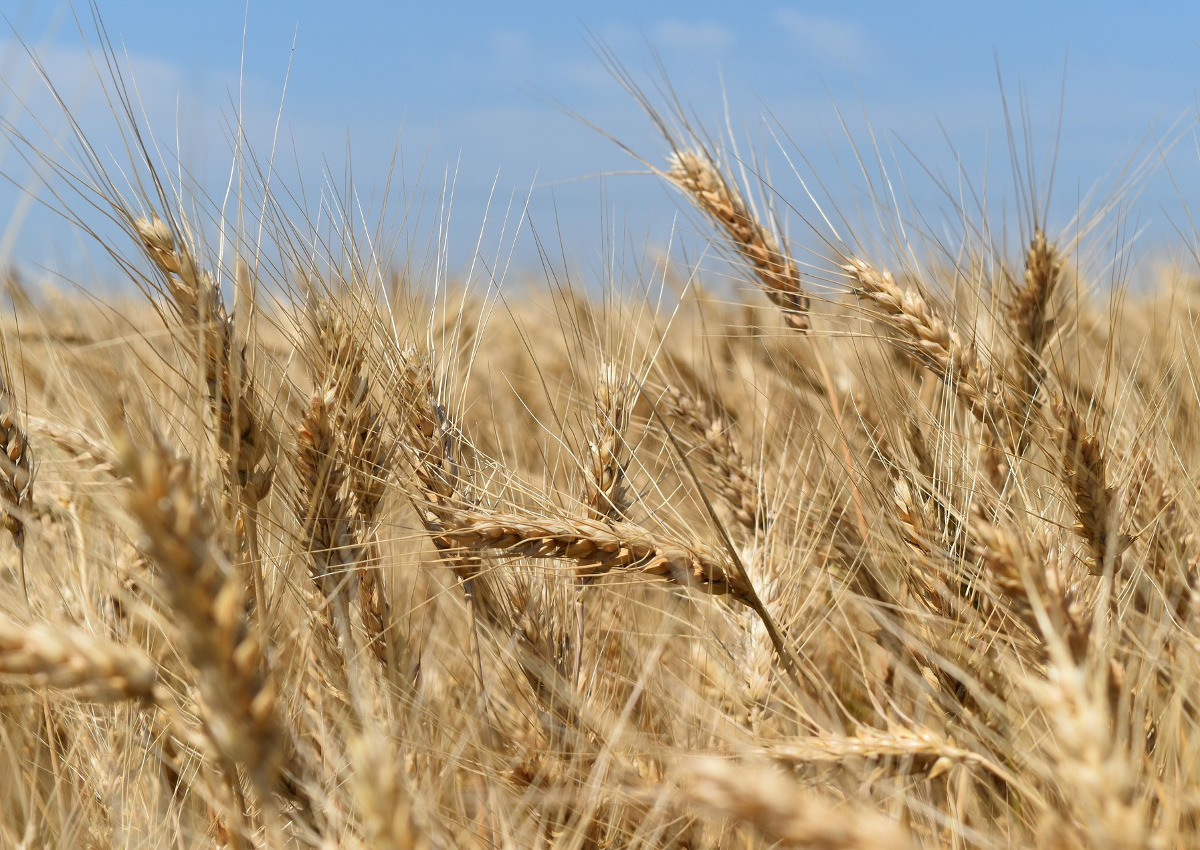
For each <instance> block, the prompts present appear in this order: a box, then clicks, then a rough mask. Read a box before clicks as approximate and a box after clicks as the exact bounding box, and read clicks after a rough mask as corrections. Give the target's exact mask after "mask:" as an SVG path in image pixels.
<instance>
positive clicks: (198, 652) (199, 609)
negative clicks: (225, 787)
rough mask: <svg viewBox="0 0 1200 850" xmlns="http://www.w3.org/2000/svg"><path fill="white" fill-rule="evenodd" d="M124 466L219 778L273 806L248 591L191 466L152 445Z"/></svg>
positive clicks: (267, 683) (275, 763)
mask: <svg viewBox="0 0 1200 850" xmlns="http://www.w3.org/2000/svg"><path fill="white" fill-rule="evenodd" d="M122 456H123V459H122V466H123V470H124V472H125V474H126V475H128V476H129V479H130V481H131V486H130V488H129V496H128V505H129V510H130V513H131V514H132V515H133V516H134V517H135V518H136V519H137V521H138V522H139V523H140V525H141V528H142V531H143V540H142V545H143V548H144V549H145V551H146V552H147V554H148V555H149V557H150V558H151V559H152V560H153V561H154V562H155V563H156V564H157V565H158V569H159V574H160V575H161V577H162V583H163V586H164V589H165V590H166V596H167V599H168V600H169V602H170V605H171V608H172V611H173V613H174V615H175V616H176V617H177V618H178V622H179V629H178V639H179V641H180V643H181V644H182V647H183V650H184V656H185V658H186V659H187V660H188V662H189V663H190V665H191V667H192V669H193V670H194V671H195V675H196V684H197V687H198V690H199V693H200V697H201V699H202V701H203V707H204V713H205V724H204V726H205V733H206V735H207V736H208V738H209V739H210V740H211V742H212V744H213V745H214V747H215V749H216V751H217V752H218V753H220V754H221V755H222V757H223V758H224V759H227V760H228V762H229V766H227V767H226V768H225V770H224V773H225V777H226V781H227V782H228V783H229V785H230V787H231V788H233V789H235V793H236V789H237V788H238V781H237V776H236V771H235V770H234V769H233V768H232V765H235V764H236V765H240V766H242V767H243V768H244V769H245V771H246V773H247V776H248V777H249V778H250V781H251V785H252V787H253V788H254V789H255V791H256V792H257V794H258V796H259V802H260V804H262V805H264V806H270V805H271V800H272V797H271V795H272V793H273V792H274V791H275V790H276V789H277V788H279V787H280V782H279V780H280V769H281V766H282V762H283V756H282V754H283V751H284V749H283V745H284V735H283V732H282V728H281V726H280V723H279V718H278V709H277V706H276V702H277V700H276V693H277V692H276V687H275V683H274V680H273V678H272V677H271V676H270V674H269V672H268V670H267V668H266V663H265V660H264V658H263V652H262V646H261V644H260V642H259V638H258V636H257V635H256V634H255V632H254V629H253V628H252V627H251V624H250V623H249V622H248V621H247V619H246V611H245V606H244V604H243V601H242V597H243V592H244V588H245V582H244V581H243V580H241V579H240V578H239V577H238V576H237V575H235V574H234V573H233V572H232V570H231V569H230V567H229V563H228V561H227V560H226V559H225V558H224V557H223V556H222V555H221V553H220V552H219V550H218V549H216V547H214V545H213V543H212V536H213V532H214V527H213V520H212V518H211V514H210V513H209V510H208V508H207V507H206V506H205V505H204V504H203V502H202V501H201V499H200V497H199V495H198V493H197V491H196V485H195V482H194V481H193V479H192V471H191V468H190V467H189V465H188V464H187V462H186V461H183V460H181V459H179V458H176V457H174V456H173V455H172V454H171V453H170V452H168V451H167V449H166V448H165V447H163V446H162V445H161V444H159V443H158V442H153V443H152V444H151V445H150V446H149V447H144V448H139V449H136V450H135V449H134V448H133V446H132V444H131V443H130V444H127V445H126V446H125V449H124V451H123V452H122Z"/></svg>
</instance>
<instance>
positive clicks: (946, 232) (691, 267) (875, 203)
mask: <svg viewBox="0 0 1200 850" xmlns="http://www.w3.org/2000/svg"><path fill="white" fill-rule="evenodd" d="M91 11H92V13H93V14H94V15H96V14H98V13H97V12H96V9H95V8H94V7H92V8H91ZM95 24H96V30H95V32H94V33H93V34H92V37H93V38H94V54H93V55H94V56H95V57H96V62H95V65H94V67H93V69H92V71H93V73H95V74H96V78H97V80H98V81H99V83H100V84H101V85H102V87H103V91H104V92H105V95H106V97H107V99H108V100H107V102H108V104H109V108H110V111H111V117H112V118H113V119H115V124H116V127H117V132H118V139H119V143H117V144H111V143H108V141H107V140H106V142H105V144H103V145H101V144H99V143H98V142H94V141H93V139H95V138H97V137H94V136H91V135H89V133H90V132H91V131H90V130H89V127H88V125H87V124H86V123H84V122H81V121H80V122H77V121H76V120H74V118H75V113H74V112H73V111H72V109H71V107H70V106H69V105H68V104H69V98H68V97H67V96H66V95H65V94H64V93H63V92H64V91H65V90H64V89H63V88H62V87H63V86H66V85H69V84H70V82H71V81H69V80H57V79H55V78H54V77H53V76H52V75H47V77H46V79H45V80H44V84H45V85H46V86H47V91H49V92H50V95H51V97H50V101H49V102H50V103H51V104H52V107H51V108H52V109H53V110H56V112H55V113H54V114H52V115H40V116H33V117H34V118H35V119H37V120H38V121H44V122H45V126H51V125H54V124H55V122H60V123H61V124H62V125H63V126H65V127H66V128H67V135H66V136H65V137H61V138H60V139H59V143H58V144H53V145H51V144H48V143H47V142H46V141H45V140H44V139H42V138H41V137H40V136H38V135H37V134H36V133H32V132H30V131H29V130H28V129H25V127H26V125H23V124H18V123H16V122H14V121H12V120H6V121H5V122H4V126H5V131H6V138H7V140H8V142H9V144H11V145H12V147H13V149H14V150H16V151H18V152H19V154H20V156H21V157H22V159H23V161H24V162H25V163H27V164H29V165H31V166H32V167H34V168H35V169H36V170H37V171H38V172H39V174H41V175H42V176H43V181H44V186H45V192H44V194H43V195H42V196H41V201H40V203H44V204H45V205H46V206H47V207H48V208H49V209H51V210H52V211H53V212H54V213H55V214H56V215H58V216H60V217H61V222H62V226H63V228H64V231H67V230H74V231H77V232H81V233H83V234H85V235H86V236H87V237H88V238H90V239H91V240H92V248H91V250H93V251H94V252H95V253H96V254H97V256H98V257H102V258H103V262H104V263H105V264H106V267H110V268H111V269H113V270H114V271H113V274H115V275H116V276H118V277H119V278H120V279H121V280H122V281H123V282H124V287H123V288H116V289H111V290H109V291H108V294H103V295H102V294H100V292H99V289H100V287H98V286H90V285H89V281H88V280H87V279H83V278H78V277H77V278H72V279H69V280H66V281H64V280H57V281H55V280H53V279H52V278H49V276H40V275H37V274H30V273H28V272H20V273H18V271H17V270H16V269H15V267H14V268H12V269H10V270H9V271H8V272H7V274H6V276H5V295H6V296H7V297H6V299H5V301H4V305H3V319H2V323H0V327H2V331H3V334H2V337H0V340H2V343H3V345H2V349H0V353H2V354H3V369H2V380H0V445H2V446H3V452H0V517H2V520H3V525H4V531H3V532H2V534H3V537H4V539H3V540H0V588H2V591H3V592H2V593H0V846H3V847H14V848H18V847H19V848H40V847H63V848H67V847H86V848H110V847H112V848H118V847H119V848H160V847H187V848H191V847H198V848H202V847H203V848H206V847H213V848H217V847H229V848H272V849H273V848H282V847H314V848H316V847H320V848H334V847H339V848H340V847H346V848H354V847H364V848H434V847H479V848H485V847H486V848H495V847H504V848H526V847H529V848H534V847H539V848H540V847H544V848H572V850H579V849H580V848H618V847H620V848H625V847H640V848H660V847H661V848H683V847H687V848H757V847H801V848H821V849H822V850H835V848H845V850H851V848H861V850H866V848H879V850H884V848H914V850H915V848H943V847H944V848H1005V847H1037V848H1079V849H1080V850H1084V848H1113V850H1116V848H1163V850H1166V848H1189V847H1195V846H1198V845H1200V704H1198V701H1200V590H1198V588H1197V581H1198V578H1200V539H1198V538H1197V528H1198V527H1200V526H1198V523H1200V496H1198V493H1197V489H1196V481H1195V469H1196V468H1197V462H1198V461H1200V380H1198V378H1200V376H1198V375H1197V370H1198V369H1200V339H1198V338H1197V333H1196V323H1197V319H1196V310H1197V309H1200V276H1198V275H1197V273H1196V268H1195V266H1196V262H1195V258H1196V251H1197V248H1196V245H1197V243H1198V242H1200V240H1196V239H1195V238H1194V234H1193V235H1192V236H1191V237H1189V236H1187V230H1186V228H1181V233H1182V234H1183V235H1181V237H1180V243H1181V247H1180V248H1178V249H1175V251H1174V255H1175V256H1178V257H1182V258H1185V259H1182V260H1179V261H1178V262H1175V263H1172V264H1161V263H1156V264H1155V265H1154V267H1153V268H1149V269H1148V268H1145V267H1144V266H1145V264H1147V263H1149V260H1148V259H1147V256H1146V255H1145V254H1143V253H1139V251H1137V250H1135V249H1134V247H1133V243H1134V242H1135V231H1136V229H1137V223H1136V216H1135V215H1134V213H1132V212H1131V209H1132V208H1133V201H1134V200H1135V198H1136V193H1137V191H1138V186H1139V185H1140V183H1139V181H1140V180H1141V179H1143V177H1144V174H1145V168H1144V167H1143V166H1141V165H1138V166H1136V167H1133V168H1131V169H1129V170H1127V171H1120V170H1118V173H1120V174H1121V175H1123V176H1122V177H1121V179H1119V180H1117V181H1115V182H1113V183H1112V184H1111V185H1110V186H1109V188H1108V189H1107V190H1106V191H1105V192H1104V193H1102V194H1100V195H1098V196H1094V197H1086V198H1083V199H1082V200H1080V201H1079V202H1078V206H1077V209H1075V210H1074V211H1073V213H1072V214H1071V215H1070V216H1068V217H1067V218H1066V219H1065V220H1063V221H1059V220H1058V218H1059V217H1058V215H1057V212H1054V213H1052V212H1051V209H1052V204H1051V195H1052V191H1053V180H1052V178H1053V173H1054V172H1053V161H1051V162H1050V163H1049V164H1047V163H1046V161H1045V160H1044V159H1043V150H1044V146H1043V145H1042V144H1041V141H1040V139H1037V138H1035V135H1034V133H1032V132H1031V131H1030V129H1029V124H1028V118H1029V116H1028V115H1027V113H1026V110H1025V109H1024V107H1023V105H1022V102H1021V101H1020V100H1019V99H1018V101H1016V102H1013V103H1012V107H1013V108H1012V110H1011V111H1009V112H1006V114H1005V120H1006V127H1007V137H1008V146H1009V147H1008V155H1009V157H1010V159H1011V161H1012V175H1011V177H1010V179H1009V180H1008V182H1007V183H1005V184H1004V185H1011V186H1012V187H1013V189H1012V191H1013V195H1012V197H1011V198H1010V199H1009V202H1008V206H1007V207H1006V209H1008V210H1009V212H1008V214H1007V217H1005V218H998V217H996V215H995V214H994V210H995V207H994V206H992V204H991V201H990V193H992V192H994V191H997V190H995V189H993V188H991V187H989V186H986V185H983V184H975V183H971V182H969V181H968V180H964V183H963V184H962V186H961V187H960V188H961V189H962V192H961V194H960V195H958V196H956V199H955V203H956V204H957V205H956V206H955V207H954V209H953V210H952V212H953V216H952V217H951V218H950V219H939V218H933V217H930V218H926V217H925V216H924V215H923V214H922V213H921V211H920V210H914V209H913V208H911V206H910V204H909V203H908V200H907V196H906V195H905V194H904V191H903V183H904V181H903V175H901V174H898V173H895V172H894V171H893V170H891V169H890V166H885V165H884V159H883V156H882V154H881V153H880V151H879V149H878V148H876V147H874V146H873V144H872V141H871V140H870V139H868V140H866V141H865V142H863V141H860V142H859V143H858V146H857V147H856V148H855V150H856V152H857V153H858V154H859V155H860V156H861V157H862V165H861V171H860V173H859V174H858V175H857V176H855V177H853V178H852V182H854V185H855V186H856V187H857V194H856V197H857V198H858V202H857V205H856V206H855V207H854V208H850V207H848V206H844V205H839V204H837V203H834V202H831V201H830V200H828V199H825V200H820V198H822V197H823V196H822V195H821V194H820V192H818V191H817V190H818V189H820V188H821V187H820V186H818V185H816V184H802V185H804V186H809V185H812V193H811V194H810V195H808V196H807V197H800V196H789V194H787V193H786V192H785V191H784V189H783V185H784V184H783V182H782V181H776V180H775V179H774V178H773V177H772V176H771V175H773V174H776V173H777V172H775V171H772V170H771V169H768V168H767V167H766V166H765V164H764V160H763V159H762V158H761V157H760V156H758V155H756V154H754V153H752V152H753V151H757V150H760V148H761V143H762V140H761V139H750V140H747V139H744V138H737V137H734V136H732V135H730V131H729V130H728V129H725V130H722V128H720V127H719V126H705V125H703V124H701V123H699V122H698V119H697V118H696V117H695V114H694V113H693V111H692V110H691V108H690V107H689V106H688V105H687V104H686V103H685V102H684V101H683V100H682V99H679V98H676V97H675V96H674V95H673V94H672V89H671V87H670V82H669V77H667V76H659V77H652V78H644V77H642V76H639V75H638V74H635V73H631V72H630V71H628V70H627V69H626V67H625V66H624V65H623V63H622V61H621V56H620V54H619V53H618V52H616V51H613V50H611V49H609V48H608V47H607V46H606V45H605V44H604V43H603V42H602V41H599V40H597V41H596V42H595V43H594V47H595V57H596V61H597V64H598V65H599V66H600V67H602V68H603V69H604V70H606V71H607V73H609V74H610V75H611V76H612V78H613V79H615V80H616V81H617V82H618V83H619V85H620V86H621V87H622V88H623V89H624V91H625V96H626V97H627V99H628V105H629V109H630V111H631V112H633V113H637V114H639V115H640V116H641V117H642V120H644V121H645V123H646V125H647V127H649V128H650V129H651V130H652V131H653V132H654V133H656V134H657V135H656V137H655V141H654V142H653V143H652V144H650V145H648V146H646V147H641V146H638V145H635V144H629V145H628V147H625V150H626V152H627V154H628V156H629V158H630V162H631V168H637V169H641V170H642V171H643V172H644V174H643V177H642V179H644V180H646V181H656V182H658V183H660V184H661V185H662V186H663V187H665V188H666V189H668V190H669V191H670V192H672V193H674V196H675V197H676V199H677V200H678V203H679V204H680V207H681V209H683V210H685V211H686V222H687V224H686V225H681V228H683V227H686V228H690V229H691V230H693V231H695V232H699V233H701V234H703V236H704V242H703V246H704V247H703V250H702V251H701V252H699V254H696V253H695V252H693V251H691V250H682V249H679V248H678V246H676V245H674V244H672V243H671V242H670V241H668V242H667V243H666V244H662V245H651V246H648V247H646V248H645V249H643V250H642V251H641V252H640V253H638V252H632V254H631V249H630V248H629V247H628V246H629V244H630V243H629V242H628V241H627V240H625V239H624V238H621V237H615V236H613V235H612V234H611V233H608V232H601V233H600V234H599V236H598V238H597V244H598V245H599V246H601V249H600V250H601V254H602V256H604V257H605V263H604V264H603V265H602V266H599V267H597V268H594V269H592V268H589V267H586V266H584V267H583V268H582V270H581V269H580V268H578V267H577V266H576V265H575V264H573V263H572V262H570V261H569V259H568V251H567V249H566V248H565V247H564V246H562V245H559V244H558V243H556V242H555V241H554V239H553V237H552V235H551V234H553V233H554V228H553V226H548V225H552V222H539V221H536V220H532V221H527V220H526V219H525V217H524V213H523V211H522V208H521V204H520V203H517V204H514V205H510V206H509V207H508V209H507V212H505V213H501V215H502V216H511V217H512V220H511V221H509V220H505V225H504V233H505V234H507V235H506V236H505V237H504V239H502V240H501V244H500V247H498V248H496V249H494V250H493V251H492V252H491V253H489V252H488V251H487V250H485V248H484V247H482V245H481V246H480V247H478V248H477V249H476V251H475V252H474V254H473V259H472V261H471V262H470V263H469V264H468V266H467V268H466V270H465V271H463V272H461V273H460V272H459V271H458V270H457V268H456V267H455V264H453V263H451V262H450V260H449V256H448V253H447V247H446V244H445V241H444V238H443V237H444V233H445V227H446V222H447V218H448V216H449V215H450V211H451V209H452V207H453V186H452V184H451V183H442V184H439V183H438V182H437V181H436V180H435V181H433V182H432V185H433V188H432V189H431V190H429V191H425V190H424V189H422V188H421V185H422V184H421V181H413V182H407V181H406V179H404V178H403V176H402V175H400V174H394V175H393V176H394V177H395V181H394V184H389V185H388V186H387V187H375V186H371V187H364V186H358V185H355V184H354V183H353V182H352V181H350V180H349V179H348V177H347V179H346V180H345V182H343V181H342V180H340V179H338V178H337V177H335V176H333V175H330V174H322V175H312V176H311V178H304V179H312V180H315V181H316V182H317V183H318V184H319V185H321V186H323V187H324V188H323V191H322V192H321V193H320V200H319V203H317V204H310V203H309V201H308V200H307V195H306V194H305V192H306V189H305V188H304V187H303V186H302V185H299V184H289V183H288V179H289V178H288V177H287V172H286V170H282V169H281V170H278V171H277V170H276V167H275V165H276V159H275V157H276V155H277V152H278V151H277V147H278V144H277V143H278V139H276V138H273V137H268V138H265V139H257V138H252V137H245V138H244V137H243V136H242V135H241V133H240V132H239V131H240V129H241V125H240V124H239V123H238V119H236V118H235V119H233V121H232V123H231V127H232V128H233V130H234V132H233V133H232V138H233V139H234V140H235V144H234V145H233V146H232V150H233V153H232V167H231V170H230V175H231V176H230V177H229V180H228V186H227V190H226V191H225V192H224V193H223V194H222V193H216V194H214V193H212V192H211V191H206V190H205V189H204V188H203V187H202V186H200V185H198V183H197V181H195V180H194V179H193V178H192V177H191V176H190V174H189V171H188V168H187V163H186V162H180V161H177V160H176V158H175V155H174V154H173V153H172V150H173V148H172V146H171V145H172V141H171V135H170V132H169V128H158V127H154V126H149V125H148V124H147V122H146V120H145V112H144V110H143V108H142V107H141V104H140V101H139V89H138V86H137V81H136V78H134V77H133V76H132V75H131V74H130V73H129V69H128V67H127V65H126V64H124V63H123V62H122V59H121V52H120V50H119V49H118V48H117V46H116V45H115V43H114V41H113V40H111V39H110V37H109V35H108V34H107V32H106V31H105V29H104V28H103V26H102V24H101V23H100V19H99V18H98V17H96V18H95ZM669 71H670V69H669V68H667V69H666V72H667V73H669ZM714 96H716V97H719V96H720V95H719V93H718V94H716V95H714ZM567 107H568V108H569V107H570V105H569V104H568V105H567ZM584 117H585V118H586V116H584ZM596 130H597V131H598V132H599V134H601V135H603V134H605V133H606V132H607V131H606V128H605V127H603V126H598V127H597V128H596ZM781 139H784V137H783V136H782V135H777V136H776V137H775V139H774V141H775V142H777V143H779V144H780V146H781V149H782V150H784V151H785V152H786V151H788V150H789V148H788V147H787V146H786V144H784V143H783V141H781ZM612 141H613V142H615V143H616V144H617V145H618V146H623V147H624V146H625V145H626V143H625V140H624V139H622V138H620V137H615V138H613V139H612ZM795 153H796V154H797V161H800V160H802V158H803V157H802V153H803V152H802V151H801V152H795ZM1150 166H1152V163H1150V164H1149V165H1147V166H1146V167H1147V168H1148V167H1150ZM833 178H834V175H830V177H829V179H831V180H832V179H833ZM792 185H793V184H792V183H788V186H789V187H791V186H792ZM799 191H805V190H804V189H801V190H799ZM1180 192H1181V194H1183V195H1185V196H1186V194H1187V187H1186V186H1181V187H1180ZM365 199H370V200H369V201H368V200H365ZM380 199H382V200H380ZM810 202H811V204H812V205H813V208H814V209H815V210H816V212H815V213H805V214H801V212H800V210H802V209H809V206H808V204H809V203H810ZM1053 209H1054V210H1057V209H1058V207H1054V208H1053ZM931 215H932V214H931ZM530 224H531V225H532V229H533V231H534V232H533V233H532V234H531V235H530V234H527V233H526V226H527V225H530ZM526 237H528V238H530V239H532V240H533V241H534V243H535V245H536V248H537V256H538V258H539V263H538V264H537V265H531V266H529V267H528V268H526V267H521V266H520V264H519V263H517V262H516V261H514V260H513V248H512V240H515V239H518V238H526ZM1189 239H1190V241H1189ZM480 241H481V243H482V241H483V240H482V238H481V240H480ZM1187 258H1190V259H1187ZM43 277H46V278H47V279H46V280H43ZM1135 280H1136V281H1142V280H1149V281H1150V283H1148V284H1144V285H1143V284H1141V283H1139V285H1138V286H1137V287H1133V286H1131V285H1130V282H1131V281H1135ZM92 283H95V282H94V281H93V282H92ZM1193 617H1196V618H1197V619H1193ZM1188 671H1191V672H1188Z"/></svg>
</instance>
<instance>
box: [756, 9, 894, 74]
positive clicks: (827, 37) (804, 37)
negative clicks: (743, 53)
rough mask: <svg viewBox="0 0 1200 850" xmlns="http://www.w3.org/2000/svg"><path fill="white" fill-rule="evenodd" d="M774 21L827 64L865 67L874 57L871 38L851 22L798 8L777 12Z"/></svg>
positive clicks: (857, 67)
mask: <svg viewBox="0 0 1200 850" xmlns="http://www.w3.org/2000/svg"><path fill="white" fill-rule="evenodd" d="M774 18H775V22H776V23H777V24H779V26H780V27H782V28H783V31H784V32H785V33H787V34H788V35H789V36H790V37H791V38H792V39H793V40H794V41H795V42H797V43H798V44H799V45H800V46H801V47H802V48H803V49H805V50H807V51H808V52H809V53H810V54H811V55H812V56H813V57H814V58H817V59H820V60H821V61H823V62H825V63H837V64H839V65H846V64H847V63H849V64H850V65H851V66H853V67H854V68H856V69H862V68H863V67H865V66H866V65H867V64H868V63H869V62H870V59H871V49H870V48H871V45H870V39H868V38H867V35H866V33H864V32H863V31H862V29H861V28H860V27H858V26H857V25H856V24H854V23H851V22H850V21H845V20H839V19H837V18H827V17H824V16H822V15H809V14H805V13H803V12H797V11H796V10H795V9H780V10H778V11H777V12H775V15H774Z"/></svg>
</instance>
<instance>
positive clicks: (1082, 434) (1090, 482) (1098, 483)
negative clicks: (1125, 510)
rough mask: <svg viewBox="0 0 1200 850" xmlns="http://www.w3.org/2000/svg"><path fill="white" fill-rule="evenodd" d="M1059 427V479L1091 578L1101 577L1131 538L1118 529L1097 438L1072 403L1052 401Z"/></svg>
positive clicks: (1112, 490)
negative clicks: (1086, 555) (1083, 546)
mask: <svg viewBox="0 0 1200 850" xmlns="http://www.w3.org/2000/svg"><path fill="white" fill-rule="evenodd" d="M1054 406H1055V411H1056V413H1057V414H1058V417H1059V419H1060V420H1062V423H1063V424H1062V428H1061V429H1060V430H1059V441H1060V444H1061V446H1062V477H1063V483H1064V484H1066V486H1067V490H1068V491H1069V492H1070V494H1071V501H1072V506H1073V507H1074V510H1075V526H1074V530H1075V534H1076V535H1078V537H1079V538H1080V539H1081V540H1082V541H1083V542H1084V543H1086V544H1087V547H1088V553H1089V555H1090V563H1089V568H1090V569H1091V572H1092V575H1104V571H1105V570H1106V569H1107V567H1108V564H1109V561H1110V558H1112V559H1113V563H1114V569H1116V568H1119V566H1120V560H1119V559H1120V557H1121V553H1122V552H1124V551H1125V549H1126V548H1128V546H1129V544H1130V543H1131V542H1132V538H1131V537H1130V536H1129V535H1127V534H1122V533H1121V531H1120V528H1119V524H1120V517H1119V516H1118V512H1117V497H1116V489H1115V488H1114V487H1112V486H1111V485H1109V483H1108V469H1107V467H1108V463H1107V459H1106V458H1105V455H1104V450H1103V447H1102V446H1101V444H1100V437H1099V435H1098V434H1097V433H1095V432H1094V431H1091V430H1089V429H1088V427H1087V425H1086V424H1085V423H1084V421H1083V419H1082V417H1080V415H1079V412H1078V411H1077V410H1076V408H1075V406H1074V405H1073V404H1070V403H1068V402H1067V401H1066V400H1064V399H1056V400H1055V405H1054Z"/></svg>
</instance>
